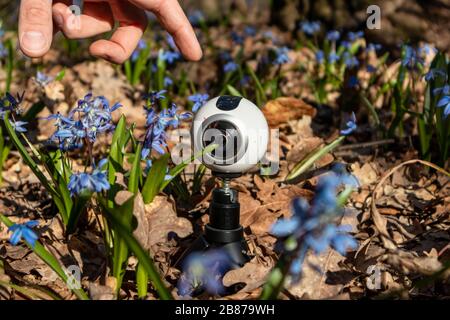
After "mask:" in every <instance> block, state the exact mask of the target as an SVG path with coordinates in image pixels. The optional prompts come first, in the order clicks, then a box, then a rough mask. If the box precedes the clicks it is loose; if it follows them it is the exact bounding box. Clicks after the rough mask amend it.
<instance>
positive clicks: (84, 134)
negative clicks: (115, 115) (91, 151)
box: [45, 93, 122, 151]
mask: <svg viewBox="0 0 450 320" xmlns="http://www.w3.org/2000/svg"><path fill="white" fill-rule="evenodd" d="M121 106H122V105H121V104H120V103H116V104H114V105H112V106H110V104H109V102H108V100H107V99H106V98H105V97H103V96H98V97H94V96H93V95H92V94H91V93H89V94H87V95H86V96H85V97H84V98H83V99H80V100H78V104H77V107H75V108H74V109H72V110H71V111H70V113H69V115H68V116H67V117H63V116H61V115H60V114H59V113H58V114H55V115H51V116H49V117H47V118H45V120H54V121H55V126H56V128H57V129H56V131H55V133H54V134H53V135H52V137H51V140H53V141H55V142H57V143H58V144H59V147H60V149H61V150H63V151H66V150H74V149H78V148H81V147H82V146H83V145H84V143H85V142H87V141H89V142H90V143H94V142H95V141H96V140H97V136H98V135H99V134H102V133H106V132H110V131H113V129H114V124H113V121H112V112H114V111H116V110H117V109H118V108H120V107H121Z"/></svg>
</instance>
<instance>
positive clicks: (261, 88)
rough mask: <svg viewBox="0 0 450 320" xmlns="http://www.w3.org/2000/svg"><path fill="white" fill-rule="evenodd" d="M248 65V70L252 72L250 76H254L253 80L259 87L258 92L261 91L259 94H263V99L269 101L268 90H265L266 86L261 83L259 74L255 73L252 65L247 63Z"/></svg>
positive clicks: (257, 87)
mask: <svg viewBox="0 0 450 320" xmlns="http://www.w3.org/2000/svg"><path fill="white" fill-rule="evenodd" d="M246 67H247V72H248V73H249V74H250V77H252V79H253V81H254V82H255V84H256V89H257V93H259V95H260V96H261V99H263V100H264V102H265V101H267V97H266V92H265V91H264V88H263V86H262V84H261V81H259V79H258V76H257V75H256V74H255V72H254V71H253V69H252V68H251V67H250V65H248V64H247V65H246ZM262 102H263V101H261V102H260V103H262ZM258 107H260V108H261V105H258Z"/></svg>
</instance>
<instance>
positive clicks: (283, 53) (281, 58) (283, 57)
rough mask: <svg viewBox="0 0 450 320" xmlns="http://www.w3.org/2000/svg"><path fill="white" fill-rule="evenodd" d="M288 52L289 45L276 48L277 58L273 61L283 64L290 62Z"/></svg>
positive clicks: (276, 63)
mask: <svg viewBox="0 0 450 320" xmlns="http://www.w3.org/2000/svg"><path fill="white" fill-rule="evenodd" d="M288 53H289V49H288V48H287V47H281V48H276V49H275V60H274V61H273V63H274V64H275V65H282V64H285V63H288V62H289V61H290V59H289V56H288Z"/></svg>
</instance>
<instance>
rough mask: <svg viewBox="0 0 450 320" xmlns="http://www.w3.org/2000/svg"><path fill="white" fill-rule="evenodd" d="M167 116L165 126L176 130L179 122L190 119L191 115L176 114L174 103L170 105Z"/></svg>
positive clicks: (185, 113)
mask: <svg viewBox="0 0 450 320" xmlns="http://www.w3.org/2000/svg"><path fill="white" fill-rule="evenodd" d="M168 116H169V119H168V122H167V125H168V126H171V127H173V128H178V126H179V125H180V123H181V122H183V121H185V120H189V119H190V118H192V113H190V112H181V113H178V107H177V105H176V104H175V103H172V106H171V107H170V108H169V109H168Z"/></svg>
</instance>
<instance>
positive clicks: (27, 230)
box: [8, 220, 39, 247]
mask: <svg viewBox="0 0 450 320" xmlns="http://www.w3.org/2000/svg"><path fill="white" fill-rule="evenodd" d="M38 225H39V222H38V221H34V220H31V221H27V222H25V223H23V224H18V223H16V224H13V225H12V226H11V227H9V228H8V231H10V232H12V235H11V237H10V238H9V242H11V244H12V245H13V246H16V245H17V244H18V243H19V242H20V240H22V239H24V240H25V241H26V242H28V243H29V244H30V246H32V247H34V246H35V244H36V241H37V239H38V236H37V234H36V232H34V231H33V228H34V227H36V226H38Z"/></svg>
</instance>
